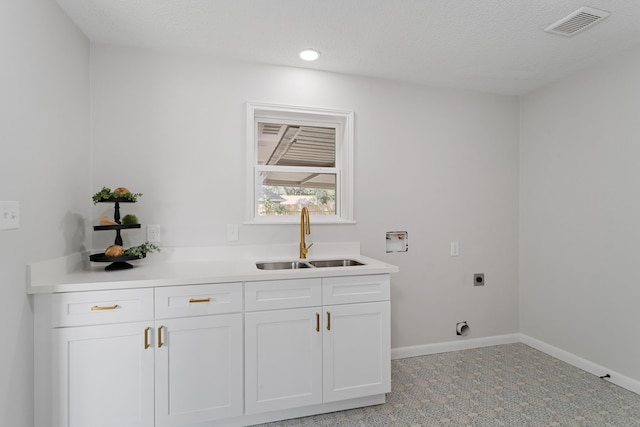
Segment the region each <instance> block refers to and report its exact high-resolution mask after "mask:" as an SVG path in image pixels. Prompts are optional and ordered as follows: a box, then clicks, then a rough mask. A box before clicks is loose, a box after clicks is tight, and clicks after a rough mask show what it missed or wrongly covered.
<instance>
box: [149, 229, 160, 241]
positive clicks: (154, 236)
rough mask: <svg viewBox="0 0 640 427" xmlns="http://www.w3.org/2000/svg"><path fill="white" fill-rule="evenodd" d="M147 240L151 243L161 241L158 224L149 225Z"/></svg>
mask: <svg viewBox="0 0 640 427" xmlns="http://www.w3.org/2000/svg"><path fill="white" fill-rule="evenodd" d="M147 241H148V242H149V243H160V226H159V225H158V224H149V225H147Z"/></svg>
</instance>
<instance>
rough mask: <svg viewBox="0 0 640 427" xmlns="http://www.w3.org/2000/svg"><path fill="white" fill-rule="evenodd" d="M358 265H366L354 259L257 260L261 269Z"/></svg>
mask: <svg viewBox="0 0 640 427" xmlns="http://www.w3.org/2000/svg"><path fill="white" fill-rule="evenodd" d="M356 265H364V264H363V263H361V262H360V261H356V260H353V259H329V260H318V261H309V262H308V263H307V262H304V261H276V262H257V263H256V267H258V268H259V269H260V270H295V269H297V268H312V267H318V268H322V267H353V266H356Z"/></svg>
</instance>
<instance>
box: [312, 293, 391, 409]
mask: <svg viewBox="0 0 640 427" xmlns="http://www.w3.org/2000/svg"><path fill="white" fill-rule="evenodd" d="M324 312H325V319H326V322H327V326H326V327H325V329H324V331H323V348H322V349H323V360H324V369H323V400H324V402H334V401H337V400H346V399H353V398H356V397H362V396H370V395H374V394H381V393H387V392H389V391H391V343H390V333H389V331H390V322H389V320H390V319H389V302H388V301H384V302H372V303H364V304H345V305H334V306H326V307H324Z"/></svg>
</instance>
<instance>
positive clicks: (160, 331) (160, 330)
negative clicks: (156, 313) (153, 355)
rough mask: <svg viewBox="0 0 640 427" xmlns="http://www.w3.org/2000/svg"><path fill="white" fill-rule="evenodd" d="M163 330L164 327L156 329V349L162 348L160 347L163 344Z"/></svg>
mask: <svg viewBox="0 0 640 427" xmlns="http://www.w3.org/2000/svg"><path fill="white" fill-rule="evenodd" d="M163 328H164V326H160V327H159V328H158V348H160V347H162V345H163V344H164V343H163V342H162V329H163Z"/></svg>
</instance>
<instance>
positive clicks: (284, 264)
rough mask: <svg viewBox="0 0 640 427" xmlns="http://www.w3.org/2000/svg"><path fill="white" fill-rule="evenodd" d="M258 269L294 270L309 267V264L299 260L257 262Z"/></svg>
mask: <svg viewBox="0 0 640 427" xmlns="http://www.w3.org/2000/svg"><path fill="white" fill-rule="evenodd" d="M256 267H258V268H259V269H260V270H294V269H296V268H311V266H310V265H309V264H307V263H306V262H301V261H279V262H257V263H256Z"/></svg>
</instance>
